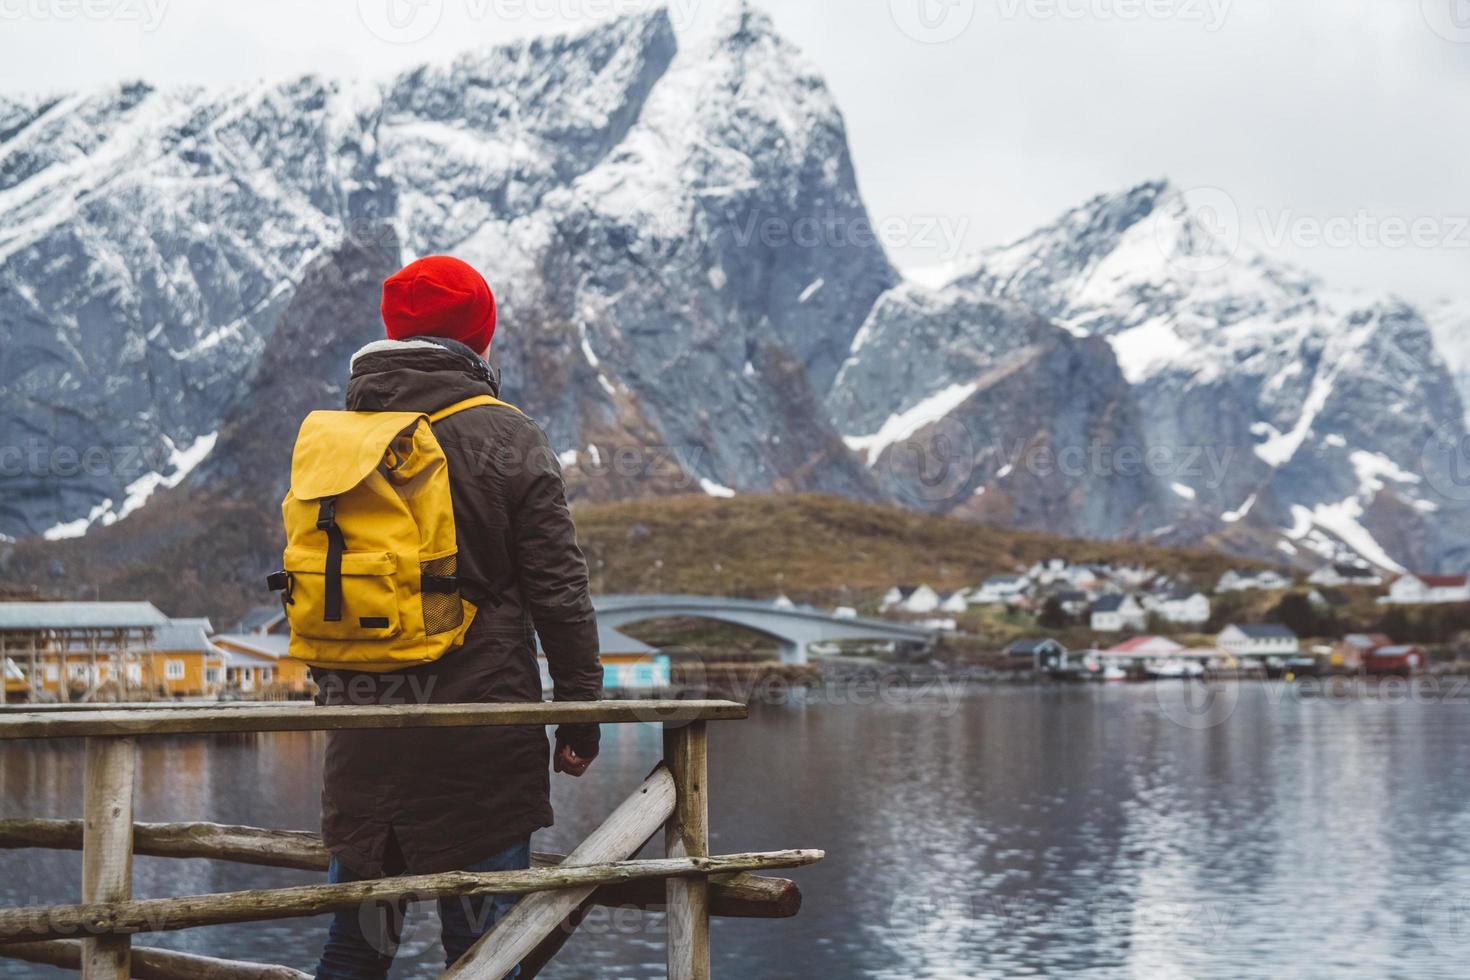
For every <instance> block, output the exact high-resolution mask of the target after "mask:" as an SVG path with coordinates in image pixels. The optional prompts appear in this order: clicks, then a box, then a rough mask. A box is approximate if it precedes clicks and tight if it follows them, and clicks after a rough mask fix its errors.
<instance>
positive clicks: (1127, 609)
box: [1092, 595, 1148, 633]
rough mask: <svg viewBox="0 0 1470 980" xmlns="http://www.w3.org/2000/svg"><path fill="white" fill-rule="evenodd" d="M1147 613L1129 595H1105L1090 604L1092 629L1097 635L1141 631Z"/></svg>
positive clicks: (1145, 621)
mask: <svg viewBox="0 0 1470 980" xmlns="http://www.w3.org/2000/svg"><path fill="white" fill-rule="evenodd" d="M1146 625H1148V613H1147V612H1146V611H1145V610H1144V608H1143V606H1141V605H1140V604H1139V602H1138V600H1137V599H1135V598H1133V596H1131V595H1105V596H1103V597H1102V598H1101V599H1098V600H1097V601H1096V602H1094V603H1093V604H1092V629H1093V631H1094V632H1097V633H1121V632H1123V631H1124V630H1141V629H1143V628H1144V627H1145V626H1146Z"/></svg>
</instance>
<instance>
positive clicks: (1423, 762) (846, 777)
mask: <svg viewBox="0 0 1470 980" xmlns="http://www.w3.org/2000/svg"><path fill="white" fill-rule="evenodd" d="M1181 689H1182V685H1181V686H1180V687H1174V688H1168V689H1165V688H1162V687H1151V686H1145V685H1137V686H1132V685H1130V686H1109V687H1080V686H1079V687H1065V688H1005V689H970V690H967V691H963V692H960V691H952V692H948V693H947V694H946V695H944V696H941V694H940V692H936V691H931V692H928V694H927V696H919V697H911V696H909V695H908V694H907V693H905V692H892V696H891V697H890V698H888V699H887V700H888V701H889V702H891V703H878V704H862V705H859V704H851V703H849V704H831V703H821V704H806V705H784V706H775V707H773V706H766V707H761V708H758V709H756V710H755V711H754V712H753V715H752V718H751V720H749V721H747V722H737V723H722V724H716V725H713V726H712V736H711V743H712V744H711V753H712V754H711V773H712V802H711V808H712V814H711V817H712V823H713V836H714V850H715V851H716V852H733V851H746V850H769V849H778V848H786V847H822V848H825V849H826V850H827V851H828V854H829V857H828V859H827V861H826V862H825V863H823V864H821V865H818V866H816V867H814V868H810V869H805V870H802V871H799V872H796V873H795V874H796V876H797V877H798V878H799V880H800V883H801V885H802V888H803V891H804V893H805V898H806V904H805V908H804V910H803V911H802V914H801V915H800V916H799V917H797V918H795V919H791V920H786V921H779V922H735V921H720V920H717V921H716V923H715V925H714V950H715V964H716V965H715V974H716V975H717V976H720V977H730V978H737V977H738V978H745V977H782V978H784V977H801V978H808V977H824V978H828V977H830V978H845V977H880V978H900V977H933V978H938V977H1024V976H1063V975H1066V976H1083V977H1219V978H1238V977H1347V976H1354V977H1404V978H1415V980H1422V978H1433V977H1463V976H1466V975H1467V967H1466V965H1465V964H1466V957H1467V955H1470V847H1467V846H1466V841H1467V840H1470V771H1467V770H1470V753H1467V752H1466V750H1465V747H1466V744H1467V740H1470V706H1467V704H1466V703H1465V701H1466V698H1465V697H1464V696H1460V695H1459V694H1458V692H1451V691H1450V690H1449V689H1448V688H1441V689H1436V690H1433V691H1421V692H1420V694H1419V695H1418V696H1414V695H1409V694H1406V693H1405V691H1404V690H1403V689H1401V688H1396V689H1394V690H1393V691H1391V692H1384V691H1380V690H1376V689H1370V690H1366V691H1359V692H1356V693H1354V694H1352V695H1351V696H1344V697H1340V698H1328V699H1324V698H1301V697H1293V696H1289V695H1288V694H1287V692H1286V691H1285V689H1284V688H1282V687H1281V686H1279V685H1271V686H1267V685H1259V684H1247V685H1244V686H1241V687H1238V688H1237V687H1230V688H1227V689H1226V690H1225V691H1224V692H1223V694H1222V698H1223V700H1222V702H1221V704H1222V705H1223V708H1222V707H1218V706H1217V708H1216V709H1215V710H1216V712H1217V713H1216V714H1215V715H1200V714H1195V713H1191V712H1190V711H1188V710H1186V706H1184V705H1183V703H1182V702H1180V701H1179V700H1178V697H1179V695H1178V693H1177V692H1178V691H1179V690H1181ZM1170 692H1175V693H1170ZM865 700H866V699H865ZM1221 719H1223V720H1221ZM1210 720H1215V721H1218V722H1219V723H1218V724H1213V725H1212V724H1208V721H1210ZM659 744H660V743H659V734H658V732H657V731H656V730H655V729H653V728H650V727H631V728H618V729H613V728H608V729H605V735H604V745H605V748H604V752H603V757H602V758H601V759H600V760H599V761H598V763H597V765H596V766H595V767H594V768H593V770H592V773H591V774H589V776H588V777H587V778H586V779H584V780H583V781H581V782H580V783H576V782H573V781H571V780H567V779H564V778H563V779H558V782H557V798H556V805H557V812H558V816H559V822H558V825H557V826H556V827H555V828H553V829H552V830H550V831H547V832H546V833H544V834H543V835H541V836H540V837H539V838H538V839H537V841H536V845H537V846H538V847H539V848H541V849H546V850H553V849H566V848H569V847H570V846H572V845H573V844H574V843H575V841H576V840H578V839H580V837H581V836H582V835H583V834H585V833H586V832H587V831H589V830H590V829H592V827H594V826H595V825H596V823H597V822H598V821H599V819H600V818H601V816H603V815H605V814H606V813H607V812H608V810H609V809H610V808H611V807H612V806H614V805H615V804H616V803H617V802H618V800H620V799H621V798H622V797H623V796H624V795H626V793H627V792H628V791H629V790H630V789H631V788H632V787H634V786H635V785H636V784H637V783H638V781H639V780H640V779H641V778H642V776H644V775H645V774H646V773H647V771H648V770H649V768H650V767H651V766H652V765H653V764H654V762H655V761H656V759H657V757H658V750H659ZM321 750H322V740H321V738H320V736H313V735H299V736H298V735H281V736H250V737H229V738H224V737H219V738H189V739H183V738H180V739H169V740H159V741H152V742H147V743H145V748H144V749H143V752H142V758H141V771H140V782H139V801H138V810H139V819H142V820H214V821H221V822H231V823H247V824H254V825H257V826H267V827H280V828H312V827H314V826H315V819H316V808H317V792H318V789H317V782H318V774H319V765H320V757H321ZM0 789H3V794H4V795H3V802H0V812H3V814H4V815H5V816H58V817H59V816H71V817H74V816H77V815H79V814H80V798H81V753H80V751H79V746H77V745H75V744H55V745H50V746H45V745H40V744H32V743H10V744H7V745H4V746H3V747H0ZM79 875H80V858H79V855H76V854H57V853H49V852H41V851H31V852H12V853H5V854H0V904H5V905H14V904H18V903H25V902H61V901H75V900H76V898H77V887H78V885H77V883H78V882H79V880H80V878H79ZM313 880H314V878H313V876H311V875H306V874H298V873H292V872H286V871H276V870H271V869H246V868H238V867H229V866H224V865H215V864H211V863H208V862H203V861H172V860H165V859H157V858H139V859H138V860H137V865H136V892H137V893H138V894H139V895H142V896H158V895H170V894H179V893H184V892H193V893H198V892H208V891H217V890H224V889H236V888H245V887H264V886H272V885H286V884H298V883H309V882H311V881H313ZM323 928H324V927H323V920H320V919H316V920H302V921H295V922H286V923H277V924H265V925H253V926H240V927H229V928H218V929H208V930H195V931H193V932H187V933H176V934H172V935H169V936H165V937H162V938H161V940H160V939H158V938H154V939H149V940H147V941H148V942H158V943H160V944H164V945H169V946H173V947H175V948H180V949H188V950H192V951H196V952H207V953H212V954H216V955H221V956H227V957H236V958H241V959H250V958H255V959H263V960H269V961H275V962H282V963H287V964H289V965H291V966H295V967H298V968H301V969H307V970H309V969H310V968H311V967H312V965H313V964H314V962H315V959H316V955H317V952H318V943H319V941H320V936H321V934H322V930H323ZM435 932H436V926H435V923H434V918H433V916H432V914H431V913H429V912H428V911H427V910H425V911H424V912H423V913H422V914H419V915H417V916H416V917H415V918H414V920H413V921H411V923H410V925H409V938H408V941H407V943H406V947H405V950H404V952H403V954H402V955H401V957H400V965H399V967H398V968H397V970H396V972H395V974H394V975H395V976H400V977H431V976H434V975H436V973H437V966H438V963H439V962H440V961H439V960H438V956H439V952H438V948H437V942H436V938H435ZM558 962H559V965H557V966H555V967H554V968H552V969H550V970H548V971H547V973H546V974H545V975H547V976H550V977H556V978H578V980H594V978H596V980H606V978H614V977H656V976H662V975H663V947H662V922H661V921H660V920H659V919H658V918H656V917H652V916H645V917H632V918H628V919H624V918H622V917H621V916H615V915H602V916H600V917H598V918H595V919H594V920H592V921H591V922H589V923H588V924H587V925H586V926H584V927H583V931H582V932H581V933H579V934H578V936H577V937H576V938H574V939H573V941H572V942H571V943H569V944H568V946H567V947H566V949H565V951H564V952H563V954H562V956H561V958H560V960H559V961H558ZM0 964H3V965H0V976H4V977H25V978H31V977H37V978H39V977H52V976H58V977H59V976H68V975H74V974H65V973H63V972H61V971H52V970H49V969H44V968H37V967H28V966H21V965H15V964H10V963H5V962H4V961H0Z"/></svg>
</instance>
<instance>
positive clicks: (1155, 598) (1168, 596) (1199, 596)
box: [1143, 589, 1210, 626]
mask: <svg viewBox="0 0 1470 980" xmlns="http://www.w3.org/2000/svg"><path fill="white" fill-rule="evenodd" d="M1143 604H1144V607H1145V608H1146V609H1147V610H1148V611H1149V612H1151V613H1153V614H1154V615H1155V616H1158V617H1159V618H1160V619H1162V620H1163V621H1164V622H1166V623H1174V624H1175V625H1179V626H1202V625H1204V624H1205V623H1208V622H1209V621H1210V599H1209V596H1207V595H1205V594H1204V593H1203V592H1191V591H1190V590H1188V589H1175V590H1173V591H1170V592H1167V593H1164V594H1163V595H1152V596H1146V597H1145V598H1144V600H1143Z"/></svg>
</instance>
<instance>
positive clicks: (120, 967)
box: [82, 738, 135, 980]
mask: <svg viewBox="0 0 1470 980" xmlns="http://www.w3.org/2000/svg"><path fill="white" fill-rule="evenodd" d="M133 747H134V746H133V740H132V739H131V738H91V739H88V740H87V773H86V781H87V785H86V791H85V796H84V800H83V830H82V902H83V903H84V904H100V903H107V902H126V901H128V900H129V899H130V898H132V897H133V764H134V758H135V754H134V752H133ZM131 946H132V941H131V940H130V939H129V938H128V937H127V936H117V935H114V936H99V937H98V938H96V939H87V940H85V941H84V942H83V943H82V980H128V977H129V976H131V972H130V968H131V955H130V954H131Z"/></svg>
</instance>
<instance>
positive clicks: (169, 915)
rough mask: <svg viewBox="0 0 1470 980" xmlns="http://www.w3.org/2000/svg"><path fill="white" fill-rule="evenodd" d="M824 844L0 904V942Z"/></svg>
mask: <svg viewBox="0 0 1470 980" xmlns="http://www.w3.org/2000/svg"><path fill="white" fill-rule="evenodd" d="M824 856H825V855H824V853H823V852H822V851H816V850H796V851H770V852H758V853H753V854H726V855H721V856H719V857H707V858H681V859H668V858H664V859H657V860H651V861H618V862H613V863H608V864H594V865H588V866H586V867H575V868H570V867H556V868H533V869H531V870H528V871H492V872H486V873H483V874H476V873H472V872H468V871H451V872H447V873H445V874H437V875H407V876H404V877H401V878H385V879H379V880H376V881H362V882H353V883H351V884H344V885H304V886H299V887H296V888H273V889H263V890H258V891H242V892H223V893H219V894H214V895H195V896H190V897H186V898H152V899H143V900H137V901H131V902H117V903H112V904H105V905H87V904H83V905H53V906H32V907H27V908H15V909H0V943H15V942H35V941H39V940H45V939H69V938H73V937H75V936H78V935H90V936H98V935H130V934H134V933H139V932H158V931H173V930H177V929H193V928H195V927H197V926H212V925H223V924H226V923H231V922H264V921H271V920H275V919H295V918H302V917H306V916H313V915H321V914H323V913H326V912H340V911H344V910H350V909H356V908H358V907H359V906H361V905H362V904H363V903H365V902H384V901H397V900H400V899H408V900H421V899H430V898H441V897H445V896H457V895H469V896H474V897H479V896H484V895H497V894H499V895H527V894H531V893H532V892H540V891H548V890H551V889H557V888H581V887H584V886H588V885H608V884H614V883H625V882H630V881H638V880H641V879H645V878H668V877H681V876H690V875H692V876H701V877H702V876H706V875H723V874H731V873H734V872H739V871H766V870H772V869H777V868H799V867H804V866H806V865H808V864H815V863H816V862H817V861H820V860H822V858H823V857H824Z"/></svg>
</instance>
